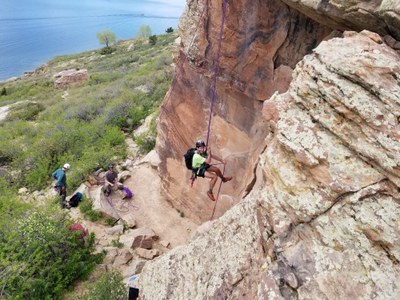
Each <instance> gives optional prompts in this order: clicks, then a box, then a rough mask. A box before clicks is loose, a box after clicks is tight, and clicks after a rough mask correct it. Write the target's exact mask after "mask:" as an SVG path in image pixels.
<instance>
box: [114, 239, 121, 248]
mask: <svg viewBox="0 0 400 300" xmlns="http://www.w3.org/2000/svg"><path fill="white" fill-rule="evenodd" d="M111 245H112V246H113V247H116V248H122V247H124V243H121V242H120V241H119V240H118V239H116V240H112V241H111Z"/></svg>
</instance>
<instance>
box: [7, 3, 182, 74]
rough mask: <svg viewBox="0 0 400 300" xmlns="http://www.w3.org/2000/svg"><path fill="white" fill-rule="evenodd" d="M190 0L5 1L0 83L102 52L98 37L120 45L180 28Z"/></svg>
mask: <svg viewBox="0 0 400 300" xmlns="http://www.w3.org/2000/svg"><path fill="white" fill-rule="evenodd" d="M185 2H186V0H68V1H65V0H57V1H54V0H35V1H33V0H18V1H15V0H1V4H0V81H1V80H5V79H8V78H10V77H13V76H20V75H22V74H23V73H24V72H26V71H33V70H34V69H36V68H37V67H39V66H40V65H42V64H43V63H45V62H46V61H48V60H50V59H51V58H53V57H54V56H57V55H64V54H73V53H77V52H81V51H86V50H91V49H97V48H100V47H102V45H100V44H99V41H98V39H97V36H96V35H97V33H98V32H101V31H103V30H105V29H110V30H111V31H113V32H114V33H115V34H116V37H117V40H121V39H130V38H133V37H135V36H136V34H137V32H138V30H139V28H140V26H142V25H149V26H150V28H151V30H152V34H162V33H165V30H166V29H167V28H169V27H172V28H174V29H175V28H176V27H177V25H178V21H179V17H180V15H181V14H182V12H183V9H184V6H185Z"/></svg>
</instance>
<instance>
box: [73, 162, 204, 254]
mask: <svg viewBox="0 0 400 300" xmlns="http://www.w3.org/2000/svg"><path fill="white" fill-rule="evenodd" d="M129 171H130V174H131V177H130V178H128V179H127V180H125V182H124V186H126V187H128V188H129V189H130V190H131V191H132V192H133V193H134V196H133V198H132V199H131V200H122V199H121V194H120V193H119V192H114V193H113V194H112V195H111V197H110V198H109V200H107V202H106V205H109V207H110V208H111V207H112V208H114V209H115V210H116V212H117V213H118V214H119V215H120V216H121V217H122V219H125V218H128V217H130V216H133V217H134V218H135V220H136V228H140V227H149V228H151V229H153V230H154V232H155V233H156V234H157V235H158V236H159V238H160V240H164V241H168V242H170V247H171V248H174V247H176V246H179V245H182V244H185V243H186V242H187V240H188V238H189V237H190V236H191V234H192V232H193V231H194V230H195V229H196V228H197V227H198V224H195V223H193V222H192V221H190V220H189V219H187V218H184V217H181V215H180V213H179V212H178V211H177V210H176V209H174V208H173V207H172V206H171V205H170V204H169V203H168V202H167V200H166V199H165V197H163V196H162V195H161V188H160V186H161V182H160V178H159V176H158V174H157V171H156V170H155V169H154V168H152V167H151V166H150V165H149V164H147V163H142V164H139V165H136V166H134V167H133V168H132V169H130V170H129ZM89 193H90V195H91V196H93V197H100V196H99V194H100V187H98V186H96V187H92V188H91V189H90V190H89ZM110 204H111V205H110ZM70 215H71V217H72V218H73V219H74V220H75V221H76V222H79V223H81V224H84V225H85V226H86V227H87V228H88V230H89V232H94V233H95V234H96V238H97V242H98V248H101V247H106V246H111V241H112V240H115V239H116V236H110V235H108V234H107V232H106V230H107V229H109V228H110V227H109V226H104V225H102V224H99V223H96V222H90V221H87V220H84V219H83V218H82V216H81V214H80V212H79V209H76V208H71V210H70ZM129 215H130V216H129ZM99 250H100V249H99Z"/></svg>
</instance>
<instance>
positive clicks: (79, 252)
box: [0, 206, 102, 299]
mask: <svg viewBox="0 0 400 300" xmlns="http://www.w3.org/2000/svg"><path fill="white" fill-rule="evenodd" d="M8 221H9V222H10V223H11V224H12V225H13V226H9V227H8V228H7V230H4V231H2V237H3V238H2V239H3V241H2V243H1V244H0V270H1V271H0V286H2V287H3V288H4V290H3V291H2V294H3V296H4V298H6V299H7V298H11V299H59V298H60V296H61V295H62V293H63V291H64V290H65V289H67V288H68V287H69V286H70V285H71V284H72V283H73V282H74V281H76V280H77V279H81V278H86V277H87V276H88V274H89V273H90V272H91V270H92V269H93V267H94V266H95V265H96V263H99V262H100V261H101V259H102V255H94V256H93V255H91V251H92V248H93V242H94V236H93V235H92V236H91V237H90V238H89V239H88V244H87V245H84V243H83V241H82V240H81V239H79V234H77V233H74V232H72V231H71V230H70V229H69V228H70V225H71V223H70V221H69V220H68V219H67V218H66V217H65V215H64V214H63V213H62V212H61V211H60V210H58V209H56V208H54V207H51V206H45V207H43V208H40V209H36V210H32V211H31V212H30V213H29V214H28V213H26V216H25V218H20V219H19V221H15V220H12V219H9V220H8ZM0 297H2V296H0Z"/></svg>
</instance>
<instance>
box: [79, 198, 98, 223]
mask: <svg viewBox="0 0 400 300" xmlns="http://www.w3.org/2000/svg"><path fill="white" fill-rule="evenodd" d="M79 210H80V212H81V213H82V214H83V216H84V217H85V218H87V219H89V220H90V221H92V222H94V221H98V220H99V219H100V218H101V217H102V213H101V212H100V211H96V210H93V201H92V200H90V199H87V198H86V197H82V201H81V203H80V204H79Z"/></svg>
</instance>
